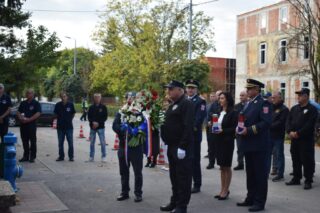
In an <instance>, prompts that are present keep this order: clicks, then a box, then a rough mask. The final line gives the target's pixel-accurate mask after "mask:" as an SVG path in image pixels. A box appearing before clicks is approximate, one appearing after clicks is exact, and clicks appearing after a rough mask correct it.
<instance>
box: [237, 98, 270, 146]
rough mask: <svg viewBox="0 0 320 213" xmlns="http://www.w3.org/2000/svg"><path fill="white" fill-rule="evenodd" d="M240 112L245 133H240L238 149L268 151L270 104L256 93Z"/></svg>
mask: <svg viewBox="0 0 320 213" xmlns="http://www.w3.org/2000/svg"><path fill="white" fill-rule="evenodd" d="M242 112H243V115H244V117H245V121H244V125H245V127H246V128H247V135H240V140H241V142H240V149H241V150H242V151H243V152H256V151H268V147H269V143H270V127H271V123H272V105H271V104H270V103H269V102H268V101H265V100H264V99H263V98H262V96H261V95H258V96H257V97H256V98H255V99H253V100H252V101H250V102H249V103H248V105H247V106H246V107H244V109H243V111H242Z"/></svg>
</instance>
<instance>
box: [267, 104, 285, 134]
mask: <svg viewBox="0 0 320 213" xmlns="http://www.w3.org/2000/svg"><path fill="white" fill-rule="evenodd" d="M288 114H289V109H288V108H287V107H286V106H285V105H284V104H283V103H280V104H278V105H273V112H272V124H271V128H270V134H271V139H281V140H283V139H284V136H285V133H286V121H287V117H288Z"/></svg>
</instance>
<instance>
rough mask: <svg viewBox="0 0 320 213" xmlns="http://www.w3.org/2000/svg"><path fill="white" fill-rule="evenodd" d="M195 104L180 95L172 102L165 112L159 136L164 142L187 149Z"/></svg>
mask: <svg viewBox="0 0 320 213" xmlns="http://www.w3.org/2000/svg"><path fill="white" fill-rule="evenodd" d="M194 107H195V105H194V104H193V103H192V102H191V101H190V100H188V99H187V98H186V97H185V96H182V97H181V98H180V99H179V100H177V101H176V102H174V103H172V104H171V105H170V106H169V108H168V109H167V111H166V113H165V122H164V124H163V125H162V127H161V137H162V139H163V141H164V143H165V144H167V145H169V146H172V147H176V148H181V149H184V150H188V149H189V148H190V146H192V143H193V128H194V121H195V119H194V112H195V110H194Z"/></svg>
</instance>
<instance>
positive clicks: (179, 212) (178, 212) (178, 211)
mask: <svg viewBox="0 0 320 213" xmlns="http://www.w3.org/2000/svg"><path fill="white" fill-rule="evenodd" d="M170 213H187V209H181V208H175V209H174V210H172V211H171V212H170Z"/></svg>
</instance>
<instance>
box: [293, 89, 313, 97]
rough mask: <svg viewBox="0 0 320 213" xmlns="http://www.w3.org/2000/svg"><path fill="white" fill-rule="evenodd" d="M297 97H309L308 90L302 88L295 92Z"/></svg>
mask: <svg viewBox="0 0 320 213" xmlns="http://www.w3.org/2000/svg"><path fill="white" fill-rule="evenodd" d="M296 94H298V95H308V96H309V95H310V90H309V89H308V88H302V89H301V90H300V91H296Z"/></svg>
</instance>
